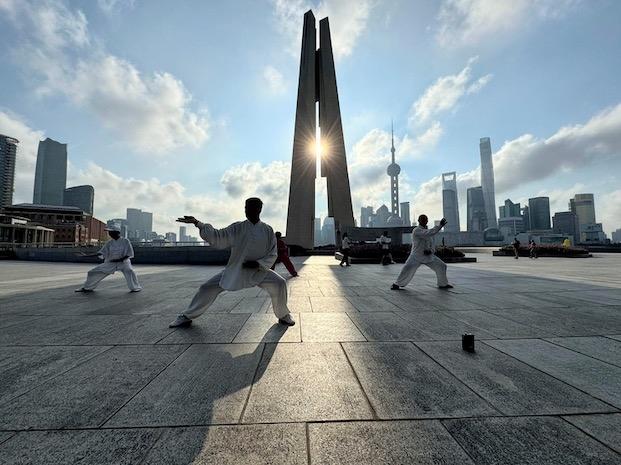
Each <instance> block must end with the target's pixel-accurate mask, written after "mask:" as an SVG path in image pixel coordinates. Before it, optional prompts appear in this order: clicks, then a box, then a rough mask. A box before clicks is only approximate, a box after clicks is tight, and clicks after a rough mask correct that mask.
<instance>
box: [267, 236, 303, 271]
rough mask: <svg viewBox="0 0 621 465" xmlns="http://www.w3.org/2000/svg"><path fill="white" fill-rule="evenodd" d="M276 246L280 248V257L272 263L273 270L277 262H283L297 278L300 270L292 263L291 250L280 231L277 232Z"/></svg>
mask: <svg viewBox="0 0 621 465" xmlns="http://www.w3.org/2000/svg"><path fill="white" fill-rule="evenodd" d="M276 247H277V249H278V258H277V259H276V262H274V264H273V265H272V270H273V269H274V268H276V264H277V263H282V264H283V265H285V267H286V268H287V271H288V272H289V273H290V274H291V276H293V277H294V278H295V277H296V276H297V275H298V272H297V271H295V266H293V263H291V260H290V259H289V250H288V249H287V244H285V241H283V240H282V234H281V233H280V232H277V233H276Z"/></svg>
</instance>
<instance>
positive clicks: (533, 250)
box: [528, 239, 537, 258]
mask: <svg viewBox="0 0 621 465" xmlns="http://www.w3.org/2000/svg"><path fill="white" fill-rule="evenodd" d="M528 258H537V244H536V243H535V241H534V240H532V239H531V240H529V241H528Z"/></svg>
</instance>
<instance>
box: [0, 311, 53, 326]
mask: <svg viewBox="0 0 621 465" xmlns="http://www.w3.org/2000/svg"><path fill="white" fill-rule="evenodd" d="M39 318H43V317H42V316H24V315H18V314H9V315H3V316H2V318H1V319H0V328H7V327H9V326H14V325H20V326H22V325H28V324H30V323H31V322H32V321H34V320H38V319H39Z"/></svg>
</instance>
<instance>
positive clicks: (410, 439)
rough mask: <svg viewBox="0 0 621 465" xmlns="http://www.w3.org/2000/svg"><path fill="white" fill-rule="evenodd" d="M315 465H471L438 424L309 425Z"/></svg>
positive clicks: (422, 422)
mask: <svg viewBox="0 0 621 465" xmlns="http://www.w3.org/2000/svg"><path fill="white" fill-rule="evenodd" d="M309 435H310V441H309V443H310V455H311V460H312V463H313V464H314V465H332V464H336V463H338V464H340V465H347V464H351V465H360V464H375V463H377V464H380V463H386V464H388V463H390V464H404V465H405V464H420V465H426V464H428V465H436V464H472V463H473V462H472V461H471V460H470V459H469V458H468V456H467V455H466V454H465V452H464V451H463V449H462V448H461V447H460V446H459V444H457V442H456V441H455V440H454V439H453V438H452V437H451V436H450V434H448V432H447V431H446V429H445V428H444V427H443V426H442V425H441V424H440V422H438V421H433V420H428V421H386V422H348V423H322V424H311V425H309Z"/></svg>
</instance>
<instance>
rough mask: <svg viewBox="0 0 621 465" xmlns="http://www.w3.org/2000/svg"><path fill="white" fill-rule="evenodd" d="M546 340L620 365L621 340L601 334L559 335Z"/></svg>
mask: <svg viewBox="0 0 621 465" xmlns="http://www.w3.org/2000/svg"><path fill="white" fill-rule="evenodd" d="M546 340H547V341H549V342H552V343H554V344H558V345H560V346H563V347H567V348H568V349H571V350H573V351H574V352H580V353H581V354H584V355H588V356H589V357H593V358H596V359H598V360H601V361H603V362H607V363H611V364H613V365H617V366H621V341H615V340H613V339H609V338H607V337H601V336H593V337H559V338H548V339H546Z"/></svg>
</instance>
